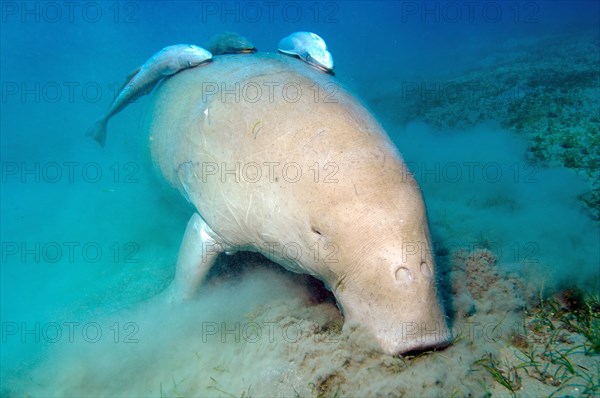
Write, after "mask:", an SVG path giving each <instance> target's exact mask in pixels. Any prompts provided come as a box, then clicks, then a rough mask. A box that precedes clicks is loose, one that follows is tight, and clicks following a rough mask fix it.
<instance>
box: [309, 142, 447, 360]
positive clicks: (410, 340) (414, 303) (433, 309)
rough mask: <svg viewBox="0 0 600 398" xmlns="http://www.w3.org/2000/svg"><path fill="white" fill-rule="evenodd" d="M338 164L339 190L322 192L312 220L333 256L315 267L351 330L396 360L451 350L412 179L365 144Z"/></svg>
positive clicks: (388, 154)
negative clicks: (362, 330) (369, 336)
mask: <svg viewBox="0 0 600 398" xmlns="http://www.w3.org/2000/svg"><path fill="white" fill-rule="evenodd" d="M371 141H372V140H371ZM350 145H352V144H349V146H350ZM340 156H341V157H340V158H338V161H339V164H340V167H339V170H338V173H337V174H336V177H337V184H330V186H329V187H321V189H322V191H321V193H322V195H321V196H319V199H318V200H315V201H314V202H313V203H312V204H311V207H310V209H311V210H310V211H312V214H310V215H309V218H310V225H311V227H310V230H311V231H313V233H314V234H315V239H316V241H317V242H322V243H323V245H322V247H325V248H326V247H327V245H328V247H329V248H330V249H329V250H327V249H326V250H325V251H323V252H325V253H328V254H333V255H330V256H328V258H327V257H325V256H324V257H325V258H323V259H321V262H320V263H318V264H316V266H317V267H320V268H319V269H318V270H317V271H318V272H317V273H318V274H319V275H322V276H323V279H324V280H325V282H326V283H327V284H328V285H329V287H330V289H331V291H332V292H333V294H334V295H335V297H336V300H337V302H338V305H339V307H340V308H341V310H342V312H343V315H344V319H345V326H347V325H351V324H353V323H355V324H359V325H361V326H362V327H364V328H366V329H367V330H368V331H369V332H370V333H371V334H372V335H373V336H374V338H375V339H376V340H377V342H378V343H379V346H380V347H381V349H382V350H383V351H384V352H386V353H388V354H392V355H396V354H402V353H406V352H409V351H419V350H426V349H434V348H441V347H444V346H446V345H448V344H449V342H450V340H451V338H452V336H451V333H450V331H449V328H448V325H447V319H446V315H445V312H444V310H443V308H442V305H441V303H440V298H439V294H438V289H437V283H436V270H435V269H436V267H435V262H434V256H433V247H432V243H431V238H430V233H429V228H428V222H427V215H426V209H425V204H424V201H423V198H422V194H421V191H420V189H419V187H418V185H417V183H416V181H415V180H414V177H413V176H412V174H411V173H410V172H409V171H408V170H407V168H406V166H405V165H404V164H403V162H402V159H401V158H400V156H399V155H398V154H397V153H396V152H395V150H394V149H392V148H382V147H381V146H379V147H374V148H373V147H371V148H369V147H368V143H365V144H363V145H357V148H356V149H352V148H350V147H348V148H346V149H345V150H344V152H343V153H342V154H341V155H340ZM344 165H347V166H348V167H343V166H344ZM324 192H326V194H323V193H324ZM315 196H316V195H315Z"/></svg>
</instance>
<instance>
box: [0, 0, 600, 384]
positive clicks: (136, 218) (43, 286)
mask: <svg viewBox="0 0 600 398" xmlns="http://www.w3.org/2000/svg"><path fill="white" fill-rule="evenodd" d="M1 11H2V13H1V21H0V29H1V33H0V48H1V50H0V51H1V54H0V76H1V79H0V80H1V84H2V86H1V92H0V96H1V100H0V101H1V102H0V104H1V111H0V138H1V145H0V158H1V163H2V181H1V185H0V189H1V204H0V212H1V213H0V219H1V228H0V233H1V242H2V254H1V255H2V260H1V263H0V266H1V269H0V277H1V280H0V289H1V291H0V298H1V302H0V309H1V314H0V318H1V322H2V341H1V346H0V348H1V362H0V377H1V378H2V381H1V382H2V385H1V386H0V394H2V395H9V396H10V394H13V393H17V394H27V393H28V391H30V387H33V386H30V385H28V383H29V382H30V380H33V379H32V378H31V377H30V374H31V372H32V371H33V370H34V369H36V367H37V366H38V365H39V364H40V363H42V362H43V361H45V360H47V359H48V358H47V353H48V352H49V351H48V350H49V348H50V347H52V345H53V343H54V342H55V341H56V340H62V341H63V342H64V340H65V339H66V338H67V337H66V336H67V334H68V332H69V330H68V328H67V327H66V326H65V325H66V323H73V324H74V323H77V324H78V325H86V324H87V325H89V323H90V322H92V321H95V320H97V319H105V318H104V317H107V316H111V314H117V315H115V316H116V317H119V316H121V315H119V314H122V311H128V310H131V309H135V308H136V305H138V304H139V303H140V302H141V301H143V300H145V299H148V298H150V297H152V296H153V295H155V294H157V293H158V292H160V291H161V290H162V289H163V288H164V287H165V286H166V285H167V284H168V283H169V282H170V280H171V278H172V277H173V273H174V269H173V267H174V263H175V259H176V256H177V250H178V247H179V243H180V239H181V235H182V233H183V230H184V228H185V225H186V222H187V219H188V218H189V215H190V214H191V211H192V209H191V208H190V207H189V205H187V204H186V202H185V201H184V200H183V199H182V198H180V197H179V196H178V194H177V193H174V192H172V191H171V190H169V189H168V188H166V187H165V186H164V185H163V182H162V181H161V180H160V179H159V178H156V175H155V171H154V169H153V166H152V163H151V161H150V158H149V150H148V145H147V137H145V136H144V134H145V133H144V131H143V130H142V129H143V126H144V125H145V121H146V119H147V118H148V111H147V108H146V107H147V105H148V103H149V99H148V98H142V99H140V100H138V101H137V103H136V104H132V105H130V106H129V107H128V108H127V109H125V110H124V111H123V112H122V113H120V114H119V115H118V116H116V117H114V118H113V119H112V120H111V123H110V124H109V131H110V133H109V137H108V143H107V146H106V147H105V148H99V147H98V146H97V144H96V143H95V142H93V141H92V140H90V139H89V138H87V137H85V136H84V132H85V130H86V129H87V127H88V126H89V125H90V124H91V122H92V121H93V120H95V119H96V118H97V117H98V116H100V115H101V114H102V112H104V111H105V110H106V109H107V108H108V106H109V104H110V103H111V101H112V99H113V98H114V96H115V94H116V90H117V89H118V87H119V86H120V84H121V83H122V82H123V80H124V78H125V76H127V75H128V74H129V73H130V72H131V71H133V70H134V69H135V68H136V67H138V66H139V65H141V64H142V63H143V62H144V61H145V60H146V59H148V58H149V57H150V56H151V55H152V54H154V53H155V52H157V51H158V50H160V49H161V48H163V47H165V46H167V45H171V44H177V43H192V44H198V45H202V44H203V43H204V42H206V41H207V40H208V38H209V37H211V36H212V35H213V34H215V33H219V32H222V31H235V32H238V33H240V34H242V35H244V36H246V37H248V38H249V39H250V40H252V42H253V43H254V44H255V46H256V47H257V48H258V50H259V51H266V52H275V51H276V47H277V43H278V41H279V40H280V39H281V38H283V37H284V36H286V35H288V34H290V33H291V32H294V31H300V30H304V31H312V32H316V33H318V34H319V35H320V36H321V37H323V38H324V39H325V40H326V42H327V44H328V47H329V50H330V51H331V53H332V54H333V57H334V59H335V64H336V68H335V72H336V78H337V79H338V80H339V81H340V82H341V83H342V84H343V85H345V86H347V87H348V88H349V89H350V90H352V91H353V92H354V93H355V94H356V95H357V96H358V97H360V98H362V99H363V101H364V103H365V105H366V106H367V107H369V108H370V109H372V110H373V112H374V113H375V115H376V117H377V118H378V119H379V120H380V121H381V123H382V124H383V126H384V128H385V129H386V131H388V133H389V134H390V136H391V138H392V140H393V141H394V142H395V144H396V145H397V146H398V148H399V150H400V152H402V153H403V154H404V157H405V159H406V160H407V162H410V163H411V164H412V165H413V166H412V167H417V169H418V165H419V164H421V165H423V164H424V163H423V162H431V163H429V164H433V163H435V162H446V164H448V162H457V164H458V163H461V162H465V161H477V162H481V163H483V162H485V161H486V159H490V158H491V159H494V161H497V162H499V163H498V164H501V165H502V166H501V167H502V170H504V171H505V172H508V170H512V171H514V169H510V167H511V165H513V164H518V165H519V167H521V166H523V165H526V164H527V158H526V149H527V147H528V145H529V143H528V142H527V141H526V138H523V137H517V136H516V135H514V133H513V132H510V131H506V130H505V129H503V128H502V127H499V126H498V123H497V121H492V122H491V123H489V124H486V123H487V122H488V121H487V120H482V123H481V124H480V125H478V126H475V127H473V128H469V129H467V130H468V131H460V129H456V128H448V129H447V131H442V132H441V133H440V132H439V131H435V129H434V128H432V127H429V126H427V125H424V124H421V123H420V122H421V121H420V120H418V118H415V120H411V117H410V115H408V116H403V118H402V120H400V118H399V117H398V115H399V114H404V112H405V111H404V109H405V108H404V107H405V105H406V103H405V101H403V99H406V97H405V95H408V94H407V93H406V92H402V90H405V89H406V87H415V85H419V84H421V83H423V82H426V83H427V82H428V83H432V82H436V81H440V80H442V79H452V78H454V77H457V76H461V75H462V74H465V73H468V72H470V71H473V70H476V69H477V68H479V67H484V66H485V67H489V66H490V65H491V66H493V65H494V63H498V64H501V63H502V62H503V59H502V55H503V54H506V52H507V51H509V50H510V49H512V48H515V49H518V48H523V47H519V46H520V45H522V46H526V45H527V44H530V43H533V42H536V41H540V40H542V39H544V38H547V37H553V38H556V37H558V38H561V37H564V38H565V40H570V41H571V42H577V40H578V39H577V38H578V37H584V36H585V35H587V36H585V37H589V35H590V34H591V35H592V36H595V37H596V39H597V40H598V41H600V31H599V27H598V21H599V20H600V5H599V4H598V3H596V2H593V1H547V2H544V1H474V2H444V1H440V2H438V1H432V2H421V1H389V2H387V1H368V2H361V1H342V2H329V1H319V2H277V3H273V4H271V3H270V2H220V1H218V2H212V1H172V2H158V1H139V2H138V1H123V2H103V1H102V2H87V1H86V2H75V3H73V4H71V3H67V2H12V1H3V2H2V3H1ZM596 48H597V47H596ZM515 51H517V50H515ZM564 62H565V63H569V62H571V60H569V59H564ZM596 62H598V58H597V57H596ZM541 66H542V65H541ZM407 84H408V86H407ZM596 89H597V87H596ZM414 93H415V92H414V91H410V95H412V96H414V95H415V94H414ZM416 95H423V94H422V92H420V94H416ZM593 106H594V107H595V109H596V112H597V111H598V107H597V104H596V105H593ZM482 126H483V127H482ZM597 128H598V126H597V125H596V129H597ZM457 130H459V131H457ZM597 131H598V130H596V132H597ZM461 133H462V135H461ZM499 137H501V138H499ZM415 165H416V166H415ZM546 166H547V165H542V166H539V167H542V169H540V170H539V172H536V173H535V174H536V178H537V180H536V181H537V183H536V184H535V185H526V184H515V183H513V184H510V181H509V182H506V180H503V183H501V184H486V181H483V182H481V181H480V184H481V185H477V182H475V183H473V184H470V183H469V182H465V181H464V180H462V181H461V183H460V184H455V183H454V181H449V180H448V178H446V179H445V180H444V178H442V181H436V180H435V179H432V178H429V180H428V179H427V175H426V174H422V173H419V172H418V170H416V172H415V174H416V176H417V179H418V180H419V181H421V185H422V189H423V191H424V195H425V199H426V201H427V203H428V206H429V213H430V223H431V225H432V233H433V235H434V238H436V239H437V240H439V241H441V242H445V243H446V244H448V243H449V242H463V243H464V242H465V241H469V240H477V239H480V238H481V236H482V234H487V233H489V234H490V238H489V239H496V242H497V243H498V245H499V247H502V248H503V249H504V251H503V253H504V259H503V260H504V262H505V263H506V267H507V268H511V267H512V270H517V271H518V270H519V269H520V268H519V263H520V262H522V261H523V260H524V259H525V260H528V259H530V258H529V257H528V256H529V255H532V256H533V257H535V260H536V264H539V267H540V268H541V267H545V266H548V264H550V267H551V268H550V269H549V270H547V271H546V272H547V273H548V275H551V277H549V280H548V285H551V286H556V285H559V284H560V283H563V282H565V280H569V278H570V275H573V274H575V275H573V277H572V280H573V281H575V282H576V283H577V284H580V285H581V286H585V287H586V288H590V287H592V288H594V287H595V288H596V289H597V288H598V278H599V272H598V264H599V262H598V261H599V259H598V251H599V246H598V245H599V240H598V225H597V223H596V222H594V221H592V217H591V215H590V214H589V213H587V212H586V210H585V208H584V207H583V205H582V204H581V202H579V201H578V200H577V196H578V195H580V194H585V193H586V192H587V191H589V189H590V181H589V178H587V177H586V176H585V173H579V174H578V175H577V174H576V173H575V172H574V171H572V170H566V169H564V168H559V166H560V165H550V166H552V167H555V168H553V169H548V168H546ZM528 170H529V169H527V170H521V172H523V173H525V172H527V171H528ZM536 170H537V169H536ZM413 171H415V169H414V168H413ZM463 171H464V169H463ZM520 176H522V174H521V175H520ZM517 180H518V181H521V182H522V181H523V180H522V179H520V177H519V179H517ZM487 182H489V181H487ZM469 190H472V192H476V193H478V194H480V196H476V195H475V194H474V193H472V192H471V191H469ZM507 192H508V193H507ZM474 195H475V196H474ZM486 195H487V196H486ZM494 195H495V196H494ZM502 195H504V196H502ZM499 196H502V198H500V199H499V200H500V201H504V202H505V203H510V204H509V205H508V206H509V207H510V206H513V210H514V208H516V209H517V210H516V211H508V210H507V209H506V207H502V205H499V206H496V207H494V206H486V205H485V203H487V202H485V201H486V200H487V199H489V198H490V197H495V198H497V197H499ZM473 200H475V201H476V202H475V205H473V203H474V202H472V201H473ZM477 201H479V202H477ZM466 203H468V204H466ZM490 231H491V232H490ZM531 242H533V246H532V245H531ZM515 245H516V246H515ZM515 250H517V251H516V253H521V254H517V255H516V257H515V255H512V257H511V255H509V254H507V253H509V252H510V253H513V254H514V253H515ZM519 250H520V252H519ZM523 253H525V254H523ZM509 257H510V259H509ZM515 258H516V259H515ZM532 269H534V270H535V269H536V266H533V267H532ZM537 271H539V269H538V270H537ZM535 275H539V274H535ZM524 277H526V276H524ZM532 278H535V277H532ZM115 319H121V318H115ZM98 322H99V323H100V326H99V327H100V328H101V330H102V332H103V333H104V336H111V337H110V338H112V337H115V333H116V332H115V328H114V324H113V323H108V322H106V323H102V321H98ZM125 323H126V322H125ZM125 323H121V324H120V325H118V326H117V328H116V330H117V331H118V332H120V333H121V334H120V335H119V337H118V338H119V339H122V338H123V334H126V333H127V332H128V331H129V329H127V328H128V326H125ZM56 325H59V328H60V330H61V333H62V336H57V335H56V334H55V331H56V328H55V326H56ZM77 327H79V326H74V328H77ZM78 332H79V331H78V330H75V332H74V333H75V334H76V335H77V333H78ZM89 360H93V359H89ZM38 376H39V375H38ZM38 379H43V377H42V378H38ZM38 379H35V380H38ZM34 383H35V381H34ZM57 383H58V381H57ZM107 391H109V392H108V393H107V394H108V395H118V391H119V389H118V388H116V389H115V390H107Z"/></svg>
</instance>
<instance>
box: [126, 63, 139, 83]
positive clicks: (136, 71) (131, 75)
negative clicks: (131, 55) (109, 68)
mask: <svg viewBox="0 0 600 398" xmlns="http://www.w3.org/2000/svg"><path fill="white" fill-rule="evenodd" d="M140 69H142V67H141V66H139V67H137V68H136V69H135V70H134V71H133V72H131V73H130V74H129V75H127V77H126V78H125V82H126V83H127V82H128V81H130V80H131V79H133V77H134V76H135V75H137V74H138V72H139V71H140Z"/></svg>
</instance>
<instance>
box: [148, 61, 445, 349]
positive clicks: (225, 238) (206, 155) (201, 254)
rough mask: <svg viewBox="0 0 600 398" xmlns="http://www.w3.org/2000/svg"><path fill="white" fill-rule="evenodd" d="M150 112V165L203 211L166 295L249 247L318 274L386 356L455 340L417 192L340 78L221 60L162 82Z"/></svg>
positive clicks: (182, 293) (188, 291)
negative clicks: (219, 259)
mask: <svg viewBox="0 0 600 398" xmlns="http://www.w3.org/2000/svg"><path fill="white" fill-rule="evenodd" d="M149 115H150V118H149V127H148V128H149V139H150V146H151V153H152V159H153V163H154V164H155V166H156V168H157V169H158V171H159V173H160V174H162V175H163V176H164V178H165V179H166V180H167V181H168V183H170V184H171V185H172V186H174V187H176V188H177V189H178V190H179V191H180V192H181V194H182V195H184V196H185V197H186V198H187V200H188V201H189V202H190V203H191V204H192V205H193V206H194V208H195V209H196V210H197V212H196V213H194V214H193V215H192V217H191V219H190V221H189V222H188V225H187V228H186V231H185V233H184V237H183V241H182V243H181V248H180V252H179V256H178V260H177V269H176V274H175V280H174V281H173V283H172V285H171V286H170V287H169V289H168V290H167V292H166V294H167V297H168V300H170V301H179V300H183V299H188V298H191V297H193V295H194V293H195V292H196V291H197V289H198V286H199V284H200V283H201V281H202V280H203V278H204V276H205V275H206V273H207V271H208V270H209V268H210V267H211V266H212V265H213V263H214V262H215V259H216V257H217V256H218V255H219V254H220V253H233V252H236V251H254V252H258V253H261V254H262V255H264V256H265V257H267V258H269V259H271V260H272V261H274V262H276V263H278V264H280V265H281V266H283V267H285V268H286V269H288V270H290V271H293V272H296V273H304V274H310V275H312V276H314V277H316V278H318V279H320V280H322V281H323V282H324V283H325V285H326V286H327V287H328V288H329V289H330V290H331V291H332V292H333V294H334V295H335V298H336V301H337V304H338V306H339V307H340V309H341V311H342V314H343V316H344V325H345V326H346V327H348V326H347V325H359V326H358V327H360V326H362V327H364V328H366V330H368V331H369V332H370V333H371V334H372V336H373V337H374V339H375V340H376V341H377V342H378V343H379V344H378V346H380V347H381V350H382V351H383V352H385V353H389V354H393V355H395V354H402V353H406V352H409V351H415V350H424V349H430V348H439V347H443V346H446V345H447V344H449V341H450V339H451V333H450V331H449V328H448V326H447V320H446V316H445V313H444V310H443V308H442V305H441V304H440V298H439V295H438V291H437V287H436V280H435V264H434V258H433V255H432V244H431V238H430V234H429V229H428V223H427V216H426V209H425V205H424V201H423V197H422V194H421V191H420V189H419V186H418V185H417V183H416V181H415V179H414V178H413V176H412V175H411V173H410V172H409V171H408V169H407V167H406V166H405V164H404V162H403V160H402V158H401V155H400V154H399V152H398V150H397V149H396V147H395V146H394V144H393V143H392V142H391V140H390V139H389V138H388V136H387V134H386V133H385V131H384V130H383V128H382V127H381V126H380V124H379V123H378V122H377V120H376V119H375V118H374V117H373V116H372V115H371V114H370V113H369V111H367V109H365V107H364V106H363V105H362V104H361V103H360V101H359V100H357V99H356V98H355V97H354V96H353V95H351V94H350V93H349V92H348V91H347V90H346V89H344V88H343V87H341V85H340V84H339V83H338V81H337V80H336V79H335V77H333V76H331V75H330V74H326V73H323V72H322V71H320V70H318V69H316V68H312V67H310V66H309V65H307V64H306V63H304V62H298V60H297V59H295V58H292V57H289V56H285V55H281V54H271V53H254V54H233V55H227V56H216V57H214V58H213V62H211V63H209V64H207V65H205V66H204V67H202V68H194V69H188V70H184V71H181V72H180V73H178V74H176V75H174V76H173V77H171V78H169V79H166V80H165V81H164V82H162V83H161V85H160V86H159V87H158V89H157V91H156V92H155V94H154V98H153V102H152V105H151V112H150V114H149Z"/></svg>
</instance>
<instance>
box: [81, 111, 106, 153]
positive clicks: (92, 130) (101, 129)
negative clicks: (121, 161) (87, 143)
mask: <svg viewBox="0 0 600 398" xmlns="http://www.w3.org/2000/svg"><path fill="white" fill-rule="evenodd" d="M107 125H108V119H107V118H105V117H104V116H103V117H101V118H99V119H97V120H96V121H95V122H94V123H93V124H92V125H91V126H90V127H89V128H88V129H87V131H86V133H85V135H86V136H88V137H92V138H93V139H94V140H96V142H98V144H100V146H102V147H104V143H105V142H106V127H107Z"/></svg>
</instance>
